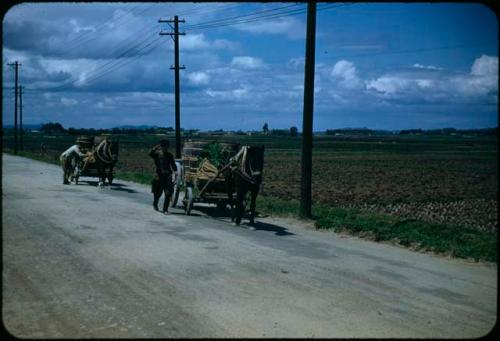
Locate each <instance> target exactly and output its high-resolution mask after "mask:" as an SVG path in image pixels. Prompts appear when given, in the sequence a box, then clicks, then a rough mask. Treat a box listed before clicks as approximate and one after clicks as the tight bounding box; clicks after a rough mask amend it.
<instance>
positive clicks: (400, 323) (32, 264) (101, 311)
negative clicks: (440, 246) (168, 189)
mask: <svg viewBox="0 0 500 341" xmlns="http://www.w3.org/2000/svg"><path fill="white" fill-rule="evenodd" d="M2 161H3V163H2V223H3V229H2V237H3V240H2V246H3V273H2V275H3V277H2V279H3V283H2V284H3V286H2V294H3V295H2V298H3V302H2V303H3V304H2V317H3V323H4V326H5V327H6V328H7V330H8V331H9V332H10V333H11V334H13V335H15V336H17V337H23V338H60V337H64V338H89V337H92V338H93V337H106V338H107V337H139V338H140V337H147V338H152V337H163V338H178V337H418V338H428V337H435V338H448V337H452V338H463V337H479V336H482V335H485V334H487V333H488V332H490V330H491V329H492V328H493V326H494V324H495V323H496V314H497V268H496V265H492V264H477V263H472V262H467V261H463V260H455V259H446V258H442V257H437V256H433V255H428V254H421V253H416V252H412V251H409V250H406V249H403V248H399V247H395V246H391V245H387V244H379V243H374V242H370V241H364V240H360V239H358V238H353V237H345V236H344V237H343V236H339V235H336V234H334V233H331V232H319V231H314V230H312V229H311V228H310V227H308V226H310V223H307V222H301V221H298V220H292V219H272V218H260V219H257V222H256V224H255V225H254V229H251V228H250V227H249V226H247V225H242V226H240V227H236V226H233V225H232V224H231V223H230V221H229V219H228V218H226V217H214V216H208V215H207V214H205V213H206V212H207V209H203V208H200V209H196V208H195V210H194V211H193V214H194V215H193V216H189V217H188V216H185V215H184V214H183V211H182V210H181V209H174V210H172V212H171V214H169V215H163V214H161V213H159V212H155V211H154V210H153V208H152V195H151V193H150V192H149V188H148V186H144V185H138V184H134V183H130V182H126V181H121V180H117V181H116V182H117V183H116V185H114V186H113V187H112V188H105V189H99V188H97V187H96V185H95V180H96V179H93V178H82V180H85V179H87V180H89V181H91V182H85V181H82V182H80V184H78V185H74V184H72V185H68V186H65V185H63V184H62V170H61V169H60V168H59V167H57V166H55V165H50V164H46V163H42V162H38V161H34V160H30V159H26V158H22V157H14V156H11V155H7V154H3V159H2ZM201 209H203V210H204V211H205V213H203V212H202V211H200V210H201Z"/></svg>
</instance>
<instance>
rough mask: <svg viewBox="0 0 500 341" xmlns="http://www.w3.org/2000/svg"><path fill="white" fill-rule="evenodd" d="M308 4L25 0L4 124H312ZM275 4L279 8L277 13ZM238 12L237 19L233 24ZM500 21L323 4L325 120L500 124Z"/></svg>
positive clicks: (484, 15) (453, 10) (414, 9)
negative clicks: (174, 28) (20, 92)
mask: <svg viewBox="0 0 500 341" xmlns="http://www.w3.org/2000/svg"><path fill="white" fill-rule="evenodd" d="M306 6H307V5H306V4H304V3H293V2H290V3H265V4H262V3H251V2H248V3H203V2H201V3H57V4H56V3H22V4H19V5H16V6H14V7H12V8H11V9H10V10H9V11H8V12H7V13H6V14H5V16H4V19H3V111H2V112H3V116H2V119H3V124H4V125H10V124H13V121H14V117H13V116H14V115H13V103H14V98H13V97H14V96H13V91H12V88H13V79H14V72H13V69H12V67H10V66H8V65H7V63H9V62H13V61H15V60H18V61H19V62H21V63H22V66H21V67H20V78H19V80H20V84H21V85H23V86H25V87H26V94H25V96H23V104H24V111H23V122H24V124H37V123H44V122H49V121H52V122H60V123H62V124H63V126H65V127H67V128H69V127H85V128H90V127H93V128H110V127H115V126H121V125H143V124H145V125H158V126H174V95H173V91H174V85H173V79H174V74H173V71H172V70H170V66H171V65H172V64H173V63H174V61H173V58H174V53H173V41H172V40H171V38H170V37H169V36H159V35H158V32H159V31H161V30H163V31H170V28H169V27H168V26H167V25H166V24H160V23H158V19H159V18H167V19H168V18H172V17H173V16H174V15H179V17H180V18H181V19H185V20H186V23H181V24H180V27H181V31H183V32H186V35H185V36H181V37H180V40H179V41H180V63H181V65H182V64H184V65H185V66H186V69H185V70H181V126H182V127H183V128H186V129H192V128H197V129H202V130H213V129H224V130H238V129H242V130H260V129H261V128H262V126H263V124H264V123H266V122H267V123H268V124H269V128H270V129H278V128H289V127H291V126H297V127H298V128H299V130H301V126H302V99H303V79H304V54H305V30H306V13H305V9H306ZM266 16H267V17H266ZM222 24H225V25H222ZM497 25H498V23H497V19H496V16H495V14H494V13H493V12H492V11H491V10H490V9H489V8H487V7H485V6H483V5H481V4H474V3H463V4H461V3H448V4H438V3H410V4H408V3H365V4H363V3H318V11H317V27H316V38H317V39H316V74H315V78H316V81H315V110H314V130H316V131H321V130H325V129H331V128H343V127H368V128H372V129H408V128H423V129H432V128H443V127H456V128H485V127H495V126H497V125H498V26H497Z"/></svg>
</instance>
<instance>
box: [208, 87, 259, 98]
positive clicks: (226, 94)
mask: <svg viewBox="0 0 500 341" xmlns="http://www.w3.org/2000/svg"><path fill="white" fill-rule="evenodd" d="M205 93H206V94H207V95H208V96H210V97H220V98H222V99H237V100H239V99H243V98H248V97H249V94H250V92H249V89H248V88H238V89H233V90H212V89H207V90H206V91H205Z"/></svg>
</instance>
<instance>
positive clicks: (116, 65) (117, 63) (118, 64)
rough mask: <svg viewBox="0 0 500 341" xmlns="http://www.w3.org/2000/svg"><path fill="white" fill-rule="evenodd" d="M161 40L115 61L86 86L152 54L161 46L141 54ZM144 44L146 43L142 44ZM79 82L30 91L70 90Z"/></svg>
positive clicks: (90, 79)
mask: <svg viewBox="0 0 500 341" xmlns="http://www.w3.org/2000/svg"><path fill="white" fill-rule="evenodd" d="M160 39H161V37H156V39H153V40H152V41H150V42H149V43H147V44H146V45H145V46H143V47H141V48H140V49H139V50H137V51H136V55H135V56H133V57H130V58H129V59H122V60H118V61H114V63H113V64H112V65H110V66H109V67H108V68H106V69H105V70H103V71H101V72H100V73H96V74H94V75H91V76H90V77H89V78H87V79H86V80H85V83H86V84H85V85H88V84H89V83H91V82H94V81H96V80H97V79H100V78H102V77H104V76H106V75H108V74H109V73H111V72H113V71H116V70H118V69H121V68H122V67H124V66H125V65H128V64H130V63H131V62H132V61H134V60H135V59H137V58H139V57H141V56H142V55H144V54H149V53H151V52H152V51H154V50H155V49H156V48H158V46H160V45H156V46H153V48H151V49H149V50H148V51H146V52H145V53H144V54H141V52H142V51H144V50H145V49H147V48H148V47H150V46H151V45H153V44H154V43H156V42H157V41H159V40H160ZM142 43H144V42H142ZM142 43H141V44H142ZM78 81H79V79H75V80H72V81H70V82H68V83H67V84H63V85H60V86H57V87H53V88H39V89H29V90H30V91H43V92H45V91H59V90H64V89H69V87H70V86H71V85H73V84H75V83H76V82H78Z"/></svg>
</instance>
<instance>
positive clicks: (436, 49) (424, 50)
mask: <svg viewBox="0 0 500 341" xmlns="http://www.w3.org/2000/svg"><path fill="white" fill-rule="evenodd" d="M493 44H498V42H494V41H491V42H484V43H468V44H458V45H446V46H437V47H431V48H419V49H411V50H399V51H385V52H374V53H362V54H353V55H344V56H342V55H341V56H337V57H331V58H324V59H323V60H330V59H338V58H358V57H372V56H382V55H388V54H405V53H416V52H430V51H440V50H451V49H460V48H467V47H475V46H483V45H493Z"/></svg>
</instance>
